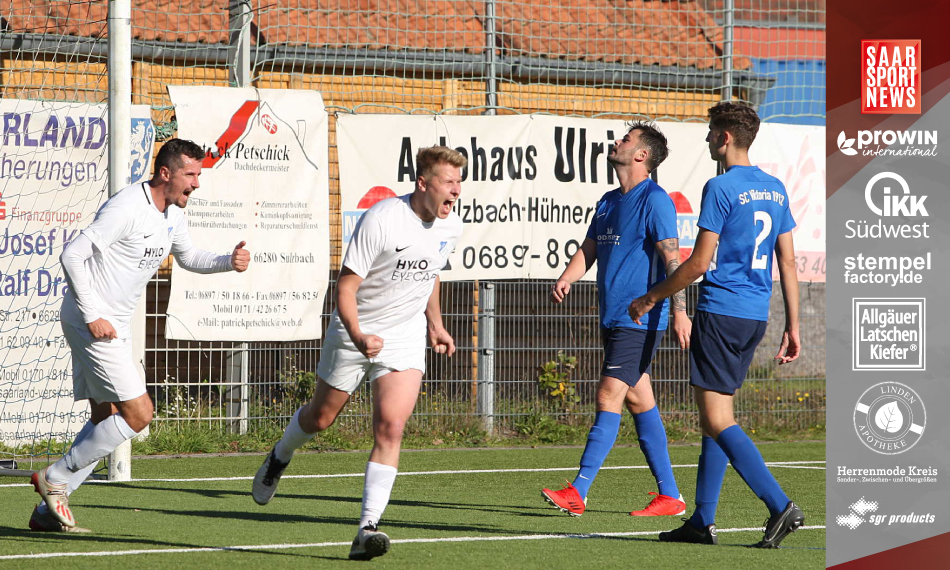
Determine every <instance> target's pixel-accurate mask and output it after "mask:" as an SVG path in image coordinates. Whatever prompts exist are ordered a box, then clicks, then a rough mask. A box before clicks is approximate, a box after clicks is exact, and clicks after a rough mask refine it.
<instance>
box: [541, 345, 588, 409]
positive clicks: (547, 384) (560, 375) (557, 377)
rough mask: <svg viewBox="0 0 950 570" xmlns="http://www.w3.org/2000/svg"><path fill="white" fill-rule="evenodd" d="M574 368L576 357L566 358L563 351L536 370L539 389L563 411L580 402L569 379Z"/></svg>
mask: <svg viewBox="0 0 950 570" xmlns="http://www.w3.org/2000/svg"><path fill="white" fill-rule="evenodd" d="M576 368H577V357H576V356H567V355H566V354H564V351H563V350H559V351H557V358H556V359H555V360H551V361H549V362H545V363H544V364H542V365H541V366H540V367H539V368H538V384H540V385H541V389H542V390H545V391H546V392H547V394H548V396H549V397H550V398H551V399H553V400H554V401H556V402H558V403H559V404H560V405H561V406H562V407H563V409H565V410H571V409H572V408H573V407H574V406H575V405H576V404H578V403H580V401H581V397H580V396H578V395H577V391H576V388H575V386H574V381H573V379H572V378H571V376H573V374H574V370H575V369H576Z"/></svg>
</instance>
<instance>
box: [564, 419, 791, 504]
mask: <svg viewBox="0 0 950 570" xmlns="http://www.w3.org/2000/svg"><path fill="white" fill-rule="evenodd" d="M618 431H620V414H615V413H613V412H597V416H596V417H595V418H594V425H593V427H591V428H590V433H589V434H587V446H585V447H584V454H583V455H581V468H580V471H578V472H577V477H575V478H574V483H573V485H574V487H576V488H577V492H578V493H580V495H581V497H585V498H586V497H587V492H588V491H589V490H590V486H591V483H593V482H594V477H596V476H597V472H598V471H600V466H601V465H603V464H604V459H607V454H608V453H610V448H612V447H613V446H614V442H615V441H616V440H617V432H618ZM667 463H669V461H667ZM782 508H785V505H782Z"/></svg>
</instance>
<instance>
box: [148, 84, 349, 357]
mask: <svg viewBox="0 0 950 570" xmlns="http://www.w3.org/2000/svg"><path fill="white" fill-rule="evenodd" d="M168 90H169V93H170V94H171V98H172V101H173V102H174V104H175V113H176V116H177V118H178V129H179V130H178V136H179V137H181V138H184V139H190V140H193V141H195V142H196V143H198V144H200V145H202V146H204V147H205V148H207V149H208V156H207V158H205V160H204V163H203V170H202V173H201V177H200V184H201V187H200V188H199V189H198V190H196V192H195V194H194V195H193V197H192V198H191V199H190V200H189V203H188V208H187V210H186V214H187V216H188V224H189V227H190V229H191V235H192V238H193V239H194V242H195V245H196V246H197V247H199V248H202V249H206V250H210V251H215V252H219V253H226V252H229V251H232V250H233V249H234V247H235V246H236V245H237V244H238V243H239V242H241V241H246V242H247V245H246V246H245V247H246V249H248V250H249V251H250V252H251V256H252V257H251V264H250V267H249V268H248V270H247V272H245V273H242V274H240V275H235V274H233V273H220V274H214V275H197V274H194V273H190V272H188V271H184V270H181V269H180V268H177V267H176V268H175V270H173V273H172V290H171V297H170V299H169V303H168V319H167V320H166V328H165V335H166V337H167V338H170V339H179V340H232V341H291V340H306V339H316V338H320V334H321V322H320V314H321V312H322V311H323V299H324V296H325V294H326V290H327V285H328V278H329V259H330V234H329V221H328V220H329V198H328V187H329V186H328V185H329V182H328V180H329V179H328V176H327V169H328V166H327V140H328V139H327V113H326V110H325V109H324V106H323V99H322V97H321V96H320V94H319V93H317V92H315V91H293V90H270V89H231V88H220V87H173V86H170V87H169V88H168Z"/></svg>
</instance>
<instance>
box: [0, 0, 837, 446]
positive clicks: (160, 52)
mask: <svg viewBox="0 0 950 570" xmlns="http://www.w3.org/2000/svg"><path fill="white" fill-rule="evenodd" d="M134 4H135V6H134V7H133V13H132V24H133V34H132V38H133V39H132V54H133V61H132V83H133V102H134V103H138V104H146V105H150V106H151V108H152V117H153V120H154V121H155V123H156V125H157V127H158V133H159V140H165V139H167V138H169V137H171V136H173V135H174V133H175V131H176V128H177V124H176V121H175V116H174V109H173V108H172V106H171V102H170V99H169V98H168V94H167V91H166V86H167V85H169V84H186V85H220V86H227V85H252V86H256V87H267V88H293V89H317V90H320V91H321V93H322V94H323V96H324V100H325V101H326V103H327V106H328V109H329V110H330V111H331V112H332V113H404V114H418V113H427V114H438V113H446V114H505V113H511V114H515V113H553V114H559V115H576V116H585V117H622V118H649V119H655V120H676V121H700V122H701V121H704V120H705V112H706V109H707V107H708V106H709V105H711V104H713V103H715V102H716V101H718V100H720V99H722V98H723V97H733V98H739V99H743V100H746V101H749V102H751V103H752V104H754V105H758V106H759V110H760V112H761V113H762V115H763V117H764V118H765V119H766V120H775V121H784V122H798V123H803V124H823V122H824V91H823V89H824V88H823V84H821V81H820V77H821V75H822V72H823V58H824V0H781V1H780V0H760V1H752V0H702V1H679V2H666V1H663V2H653V1H647V0H633V1H630V2H609V1H608V0H576V1H572V0H540V1H539V0H535V1H532V2H515V1H505V0H488V1H486V2H482V1H469V0H442V1H439V2H428V1H425V0H409V1H408V2H395V1H386V0H379V1H372V2H371V1H369V0H352V1H350V2H338V1H336V0H299V1H288V0H275V1H272V2H267V3H263V2H261V3H258V2H252V1H249V0H245V1H236V2H230V3H229V2H226V1H224V0H214V1H211V2H201V3H192V2H184V1H180V0H143V1H141V2H138V1H137V2H135V3H134ZM107 15H108V2H106V1H104V0H103V1H97V0H92V1H83V2H78V1H75V0H45V1H28V0H0V17H2V23H3V25H4V33H3V34H0V56H2V68H0V74H2V80H0V93H2V96H3V97H5V98H31V99H42V100H51V101H65V102H70V101H91V102H105V101H106V100H107V87H106V84H107V82H106V78H107V70H106V65H105V62H106V55H107V51H106V40H105V35H106V24H105V23H106V18H107ZM330 162H331V168H330V178H331V209H333V210H334V212H333V213H336V212H338V210H339V171H338V166H337V162H336V146H335V119H334V118H333V117H331V129H330ZM333 213H331V219H332V217H333V216H332V214H333ZM331 239H332V243H331V251H332V258H333V260H334V266H338V261H339V259H340V255H341V246H340V243H341V242H340V232H339V226H335V227H333V228H331ZM169 278H170V270H168V269H167V268H166V269H165V270H163V271H160V272H159V274H158V275H157V276H156V278H155V280H154V281H153V282H152V284H151V285H150V286H149V288H148V291H147V303H148V305H147V306H148V309H147V312H148V316H147V324H146V329H147V352H146V362H145V364H146V369H147V371H148V378H147V381H148V386H149V391H150V393H151V394H152V396H153V398H154V399H155V402H156V408H157V413H158V415H157V422H159V423H160V424H161V423H166V424H171V423H180V422H183V421H189V420H200V421H202V422H204V423H206V424H208V425H213V426H218V427H219V428H220V429H225V428H228V429H233V430H237V431H245V430H248V429H254V427H255V426H256V425H259V424H260V422H274V423H284V422H286V419H287V418H288V417H289V416H290V414H292V413H293V411H294V409H295V407H296V406H297V405H298V404H299V403H300V402H301V400H302V399H303V398H304V396H307V395H308V394H307V390H308V388H309V387H310V386H312V382H313V374H314V371H315V370H316V364H317V361H318V359H319V348H320V343H319V342H318V341H312V342H297V343H249V344H238V343H230V342H203V343H198V342H179V341H168V340H166V339H165V338H164V333H163V331H164V319H165V307H166V305H167V293H168V287H169ZM549 286H550V283H545V282H539V281H505V282H495V283H489V282H461V283H444V284H443V312H444V315H445V320H446V325H447V327H448V328H449V330H450V331H451V332H452V333H453V334H454V335H455V338H456V341H457V344H458V346H459V352H458V353H457V354H456V355H455V356H454V357H453V358H452V359H445V358H443V357H435V356H431V355H430V358H429V359H428V361H429V362H428V366H429V370H428V373H427V380H426V384H425V388H424V393H423V395H422V396H421V398H420V400H419V404H418V406H417V411H416V415H415V419H414V421H415V422H418V423H419V424H420V425H422V426H432V427H433V428H434V429H437V428H439V427H440V426H445V425H449V424H450V422H451V421H457V422H469V424H471V425H476V426H480V429H486V428H492V429H494V430H495V431H496V432H498V433H501V434H505V433H511V432H513V431H518V430H522V431H524V430H525V429H529V428H530V425H529V424H530V421H532V418H536V417H537V416H538V414H548V415H553V416H558V417H561V418H562V419H565V420H567V421H569V420H570V418H572V417H575V418H577V417H583V416H584V415H585V414H589V413H590V412H591V410H592V407H591V405H590V403H591V402H592V400H593V394H594V386H595V383H596V379H597V370H598V363H599V359H600V353H599V350H600V340H599V332H598V328H597V317H596V315H597V302H596V291H595V287H594V286H593V285H591V284H589V283H580V284H578V285H577V286H576V287H575V288H574V291H573V293H572V295H571V298H570V301H569V302H568V303H566V305H564V306H562V307H559V308H555V307H552V306H550V305H549V304H548V303H547V301H546V292H547V290H548V288H549ZM331 289H332V285H331ZM779 296H780V293H778V292H777V293H776V295H774V297H779ZM331 298H332V294H331V295H329V296H328V301H327V306H326V307H325V311H324V312H325V313H326V314H329V313H330V310H331V309H332V307H331V306H330V302H331V301H329V299H331ZM802 298H803V315H802V328H803V334H804V342H805V355H806V357H805V358H803V361H802V362H800V363H797V364H794V365H792V366H790V367H788V368H787V370H786V369H785V368H783V369H781V370H777V369H775V368H774V367H773V366H772V365H771V364H770V359H769V358H768V357H770V356H771V353H774V351H775V349H776V342H777V341H776V334H775V331H774V329H775V328H776V327H775V325H776V324H780V323H781V320H778V321H775V320H773V326H772V327H771V329H770V332H769V333H768V337H767V340H766V341H765V342H764V343H763V345H762V347H761V348H760V356H759V357H757V359H756V363H755V364H754V365H753V369H752V371H751V372H750V376H749V377H750V379H755V380H756V381H755V382H751V383H750V384H749V386H748V389H746V390H744V391H743V392H741V393H740V396H739V397H738V398H737V408H738V409H739V410H740V413H744V414H746V415H748V416H750V419H751V421H753V422H759V421H761V422H765V423H771V424H775V425H788V426H792V427H799V428H800V427H806V426H809V425H816V424H823V423H824V419H823V418H824V409H825V405H824V396H823V395H824V325H823V318H824V284H806V285H804V286H803V288H802ZM773 303H780V299H773ZM559 352H561V353H562V354H564V355H565V356H566V357H576V358H577V364H576V368H574V369H573V370H572V371H570V372H571V376H572V379H573V381H574V383H575V384H576V390H577V395H578V396H579V398H580V402H579V403H577V404H575V405H572V406H567V405H565V404H564V403H563V402H561V403H558V402H556V401H554V399H552V398H550V397H549V396H547V395H545V393H543V391H542V390H541V389H540V388H539V384H538V375H539V366H542V365H543V364H545V363H549V362H554V363H556V362H557V360H558V353H559ZM654 370H655V375H656V378H657V380H656V382H655V390H656V392H657V395H658V400H659V402H660V407H661V409H662V410H664V412H665V413H667V414H668V423H670V422H674V423H675V422H679V423H680V424H681V425H683V426H690V425H694V424H693V423H692V422H693V421H694V418H693V416H692V409H693V408H692V405H691V395H690V393H689V390H688V386H687V381H686V378H687V377H688V368H687V361H686V358H685V356H684V355H683V354H682V353H680V352H679V351H677V350H676V349H675V348H674V347H673V346H672V345H671V343H670V341H669V340H668V339H667V340H665V341H664V344H663V345H662V348H661V349H660V352H659V354H658V356H657V361H656V364H655V366H654ZM784 376H787V377H785V378H784V379H781V380H780V378H782V377H784ZM368 402H369V398H368V395H367V394H366V393H365V392H363V391H361V392H358V393H357V394H355V395H354V398H353V401H352V402H351V404H350V406H349V407H348V408H347V410H346V412H345V415H344V417H343V418H341V422H342V423H344V424H346V425H355V426H360V425H364V424H365V423H366V422H367V418H368V413H369V404H368Z"/></svg>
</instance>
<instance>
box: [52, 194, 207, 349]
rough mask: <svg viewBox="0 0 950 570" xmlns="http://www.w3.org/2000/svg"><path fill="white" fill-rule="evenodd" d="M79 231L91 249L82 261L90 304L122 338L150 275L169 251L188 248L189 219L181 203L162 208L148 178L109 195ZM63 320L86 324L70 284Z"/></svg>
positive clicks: (189, 239)
mask: <svg viewBox="0 0 950 570" xmlns="http://www.w3.org/2000/svg"><path fill="white" fill-rule="evenodd" d="M82 234H83V235H85V236H86V237H87V238H89V240H90V241H92V243H93V246H94V247H95V254H94V255H93V256H92V257H90V258H89V259H87V260H86V262H85V264H84V266H85V270H86V273H87V277H88V281H89V286H90V288H91V289H92V294H93V302H94V303H95V306H94V309H96V310H97V311H98V314H99V316H100V317H101V318H103V319H105V320H107V321H109V322H110V323H111V324H112V326H113V327H114V328H115V330H116V334H117V335H118V336H119V337H120V338H127V337H128V336H129V333H130V329H129V322H130V320H131V319H132V313H133V312H134V311H135V305H136V304H137V303H138V301H139V298H140V297H141V296H142V292H143V291H145V286H146V284H147V283H148V280H149V279H150V278H151V277H152V275H154V274H155V271H157V270H158V267H159V266H160V265H161V264H162V261H164V260H165V258H166V257H168V254H169V252H171V253H178V252H180V251H188V250H190V249H192V247H193V245H192V241H191V236H190V235H189V234H188V222H187V220H186V219H185V215H184V213H183V212H182V210H181V208H179V207H177V206H175V205H174V204H170V205H169V206H168V207H167V208H166V209H165V213H162V212H160V211H158V208H156V207H155V203H154V202H153V201H152V193H151V191H150V189H149V185H148V183H147V182H143V183H141V184H133V185H132V186H128V187H126V188H123V189H122V190H120V191H119V193H117V194H116V195H115V196H113V197H112V198H109V200H108V201H106V203H105V204H103V205H102V207H100V208H99V211H98V212H96V219H95V220H93V222H92V223H91V224H89V227H87V228H86V229H84V230H83V231H82ZM60 318H61V319H62V320H63V322H65V323H69V324H71V325H73V326H76V327H79V328H81V329H85V328H86V322H87V320H86V319H85V318H84V317H83V314H82V312H81V311H80V310H79V305H78V304H77V302H76V296H75V294H74V293H73V291H72V287H70V288H69V289H68V290H67V291H66V294H65V295H64V297H63V309H62V315H61V317H60Z"/></svg>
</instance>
